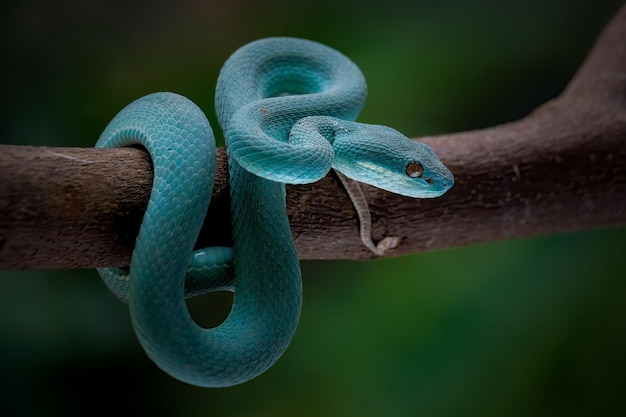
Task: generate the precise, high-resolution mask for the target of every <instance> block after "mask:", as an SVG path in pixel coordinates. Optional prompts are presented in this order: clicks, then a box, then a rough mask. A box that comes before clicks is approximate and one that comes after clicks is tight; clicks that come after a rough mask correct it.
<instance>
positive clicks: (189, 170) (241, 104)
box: [95, 37, 454, 387]
mask: <svg viewBox="0 0 626 417" xmlns="http://www.w3.org/2000/svg"><path fill="white" fill-rule="evenodd" d="M366 95H367V86H366V83H365V78H364V76H363V74H362V73H361V71H360V69H359V68H358V67H357V66H356V64H354V63H353V62H352V61H351V60H350V59H349V58H348V57H346V56H345V55H343V54H342V53H340V52H338V51H336V50H335V49H333V48H331V47H328V46H326V45H323V44H320V43H317V42H315V41H311V40H305V39H299V38H288V37H276V38H266V39H261V40H256V41H253V42H251V43H249V44H246V45H244V46H242V47H241V48H239V49H238V50H236V51H235V52H234V53H233V54H232V55H231V56H230V57H229V58H228V59H227V60H226V62H225V64H224V65H223V67H222V69H221V71H220V73H219V76H218V79H217V84H216V91H215V111H216V115H217V120H218V122H219V124H220V126H221V127H222V130H223V133H224V139H225V143H226V149H227V157H228V173H229V181H230V204H231V219H230V221H231V229H232V246H229V247H208V248H201V249H194V246H195V243H196V240H197V238H198V236H199V233H200V229H201V228H202V225H203V222H205V216H206V213H207V210H208V207H209V204H210V199H211V193H212V189H213V184H214V178H215V171H216V145H215V137H214V134H213V131H212V128H211V125H210V123H209V121H208V119H207V117H206V116H205V114H204V113H203V111H202V110H201V109H200V108H199V107H198V106H197V105H196V104H194V103H193V102H192V101H191V100H189V99H187V98H185V97H184V96H182V95H179V94H177V93H172V92H158V93H152V94H149V95H147V96H144V97H141V98H139V99H137V100H135V101H133V102H132V103H130V104H129V105H127V106H126V107H125V108H123V109H122V110H121V111H120V112H119V113H118V114H117V115H116V116H115V117H114V118H113V119H112V120H111V121H110V122H109V124H108V125H107V126H106V128H105V129H104V131H103V132H102V134H101V136H100V138H99V139H98V141H97V143H96V145H95V146H96V147H98V148H111V147H124V146H135V147H141V148H144V149H145V150H147V152H148V154H149V155H150V158H151V162H152V165H153V171H154V174H153V183H152V190H151V194H150V199H149V202H148V205H147V207H146V210H145V214H144V216H143V219H142V222H141V226H140V229H139V232H138V235H137V238H136V241H135V246H134V249H133V252H132V257H131V263H130V266H129V267H117V266H111V267H107V268H98V269H97V270H98V273H99V274H100V276H101V277H102V279H103V281H104V282H105V284H106V285H107V287H108V288H109V289H110V290H111V291H112V292H113V293H114V294H115V295H117V296H118V297H119V298H120V299H121V300H123V301H125V302H127V303H128V307H129V312H130V317H131V322H132V326H133V329H134V331H135V333H136V335H137V339H138V341H139V343H140V345H141V346H142V347H143V349H144V351H145V352H146V355H147V356H148V357H149V358H150V359H151V360H152V361H154V363H155V364H156V365H157V366H158V367H159V368H161V369H162V370H163V371H164V372H166V373H167V374H169V375H170V376H172V377H173V378H175V379H178V380H180V381H182V382H185V383H188V384H192V385H196V386H200V387H227V386H232V385H236V384H240V383H243V382H246V381H249V380H250V379H253V378H255V377H257V376H259V375H260V374H262V373H263V372H265V371H266V370H267V369H268V368H270V367H271V366H272V365H273V364H274V363H275V362H276V361H277V360H278V359H279V357H280V356H281V355H282V354H283V352H284V351H285V350H286V349H287V346H288V345H289V343H290V341H291V340H292V338H293V337H294V334H295V331H296V327H297V324H298V320H299V317H300V312H301V309H302V276H301V275H302V274H301V270H300V263H299V259H298V254H297V251H296V246H295V243H294V238H293V234H292V232H291V229H290V226H289V220H288V216H287V205H286V191H285V184H305V183H311V182H315V181H318V180H319V179H321V178H323V177H324V176H326V175H327V174H328V173H329V172H330V171H331V170H335V171H337V172H340V173H341V174H342V175H343V176H345V177H347V178H349V179H351V180H353V181H358V182H362V183H366V184H369V185H372V186H374V187H378V188H381V189H383V190H386V191H389V192H392V193H398V194H401V195H404V196H407V197H420V198H430V197H437V196H440V195H442V194H443V193H445V192H446V191H447V190H448V189H449V188H450V187H452V185H453V183H454V177H453V175H452V174H451V172H450V171H449V170H448V169H447V168H446V167H445V166H444V164H443V163H442V162H441V161H440V160H439V158H438V157H437V156H436V155H435V153H434V152H433V151H432V149H431V148H429V147H428V146H426V145H425V144H422V143H419V142H416V141H413V140H410V139H408V138H407V137H406V136H405V135H403V134H401V133H400V132H398V131H396V130H394V129H392V128H390V127H386V126H381V125H372V124H363V123H360V122H356V121H355V120H356V119H357V117H358V115H359V113H360V111H361V109H362V107H363V105H364V103H365V98H366ZM223 221H224V219H206V222H208V225H209V229H210V225H211V222H213V224H215V223H217V222H223ZM223 290H226V291H232V292H234V297H233V303H232V307H231V310H230V313H229V314H228V316H227V318H226V319H225V320H224V321H223V322H222V323H221V324H220V325H218V326H216V327H212V328H204V327H201V326H200V325H198V324H197V323H196V322H195V321H194V320H193V318H192V317H191V315H190V313H189V311H188V309H187V306H186V301H185V298H186V297H189V296H193V295H197V294H201V293H205V292H210V291H223Z"/></svg>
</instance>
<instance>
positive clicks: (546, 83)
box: [0, 0, 626, 416]
mask: <svg viewBox="0 0 626 417" xmlns="http://www.w3.org/2000/svg"><path fill="white" fill-rule="evenodd" d="M620 5H621V2H620V1H616V0H603V1H598V0H586V1H585V0H553V1H545V0H526V1H512V2H503V1H496V0H477V1H474V2H465V1H460V0H439V1H437V2H430V1H417V0H413V1H408V0H407V1H400V0H385V1H374V0H359V1H357V0H352V1H346V0H308V1H296V0H292V1H265V2H254V1H252V0H229V1H219V2H218V1H199V0H182V1H178V2H169V3H165V2H162V3H159V2H153V1H140V2H129V1H103V0H100V1H97V0H86V1H69V0H61V1H55V2H51V1H44V0H26V1H19V2H18V1H9V2H4V3H3V4H2V6H0V9H1V10H2V13H1V17H0V19H1V20H0V22H1V24H0V31H1V32H2V36H1V40H0V42H1V45H2V46H1V48H2V49H1V53H2V67H3V73H4V77H3V79H2V84H3V88H2V95H0V103H1V106H2V108H1V109H0V110H1V111H0V118H1V119H0V120H1V123H0V142H1V143H12V144H23V145H50V146H93V144H94V143H95V141H96V139H97V138H98V136H99V134H100V132H101V131H102V130H103V128H104V126H105V125H106V124H107V122H108V121H109V120H110V119H111V118H112V117H113V116H114V115H115V113H116V112H117V111H119V110H120V109H121V108H122V107H123V106H125V105H126V104H128V103H129V102H131V101H132V100H134V99H136V98H138V97H140V96H142V95H144V94H147V93H150V92H154V91H162V90H168V91H175V92H178V93H181V94H183V95H186V96H187V97H189V98H190V99H192V100H193V101H195V102H196V103H197V104H198V105H200V107H201V108H202V109H203V110H204V111H205V112H206V114H207V115H208V116H209V118H210V120H211V122H212V124H213V125H214V126H217V124H216V123H215V117H214V110H213V92H214V85H215V80H216V77H217V74H218V71H219V68H220V66H221V64H222V63H223V62H224V61H225V59H226V58H227V57H228V55H229V54H230V53H231V52H233V51H234V50H235V49H236V48H238V47H239V46H241V45H243V44H245V43H246V42H248V41H251V40H254V39H257V38H261V37H266V36H275V35H289V36H300V37H305V38H310V39H314V40H317V41H320V42H323V43H326V44H328V45H330V46H333V47H335V48H337V49H339V50H340V51H342V52H343V53H345V54H346V55H348V56H349V57H351V58H352V59H353V60H354V61H355V62H356V63H357V64H358V65H359V66H360V67H361V69H362V71H363V72H364V74H365V76H366V78H367V80H368V85H369V89H370V93H369V98H368V102H367V105H366V107H365V109H364V111H363V114H362V117H361V120H362V121H366V122H373V123H380V124H388V125H391V126H393V127H395V128H397V129H399V130H401V131H403V132H405V133H406V134H407V135H408V136H412V137H417V136H420V135H433V134H438V133H449V132H453V131H460V130H468V129H475V128H481V127H486V126H490V125H495V124H498V123H503V122H507V121H511V120H515V119H517V118H520V117H523V116H524V115H526V114H528V113H529V112H530V111H531V110H532V109H533V108H535V107H536V106H537V105H539V104H540V103H542V102H544V101H546V100H548V99H550V98H553V97H555V96H556V95H558V94H559V93H560V92H561V91H562V89H563V88H564V87H565V85H566V84H567V82H568V81H569V79H570V78H571V77H572V75H573V74H574V73H575V71H576V69H577V68H578V66H579V65H580V63H581V62H582V60H583V59H584V57H585V55H586V54H587V52H588V51H589V49H590V47H591V46H592V44H593V42H594V40H595V39H596V37H597V35H598V34H599V33H600V30H601V29H602V28H603V26H604V25H605V24H606V23H607V21H608V20H609V19H610V17H611V16H612V15H613V14H614V13H615V12H616V11H617V9H618V8H619V7H620ZM216 130H217V131H218V133H217V134H218V136H219V135H220V133H219V129H216ZM460 146H462V144H460ZM1 174H2V176H3V177H4V178H6V177H5V176H7V175H10V173H1ZM451 192H454V189H453V190H452V191H451ZM625 248H626V229H624V228H615V229H610V230H598V231H588V232H581V233H574V234H567V235H558V236H546V237H537V238H532V239H522V240H516V241H509V242H496V243H490V244H483V245H476V246H473V247H465V248H455V249H449V250H442V251H437V252H431V253H424V254H416V255H413V256H406V257H401V258H395V259H385V260H378V261H368V262H303V263H302V267H303V273H304V291H305V299H304V308H303V313H302V318H301V322H300V326H299V328H298V331H297V333H296V336H295V339H294V340H293V342H292V344H291V346H290V347H289V349H288V350H287V352H286V353H285V355H284V356H283V357H282V358H281V359H280V360H279V362H278V363H277V364H276V365H275V366H274V367H273V368H271V369H270V370H269V371H268V372H267V373H265V374H264V375H262V376H261V377H259V378H257V379H255V380H253V381H251V382H249V383H246V384H243V385H241V386H237V387H233V388H227V389H219V390H214V389H213V390H212V389H200V388H195V387H191V386H188V385H185V384H182V383H180V382H178V381H175V380H173V379H171V378H170V377H168V376H167V375H165V374H164V373H162V372H160V371H159V370H158V369H157V368H156V367H155V366H154V365H153V363H152V362H150V361H149V360H148V359H147V357H146V356H145V355H144V353H143V351H142V350H141V348H140V347H139V345H138V343H137V341H136V339H135V336H134V334H133V332H132V329H131V327H130V320H129V317H128V313H127V307H126V306H125V305H123V304H121V303H119V302H118V301H117V300H116V299H115V298H114V297H113V296H112V295H110V294H109V292H108V291H107V290H106V289H105V287H104V285H103V284H102V283H101V282H100V280H99V278H98V275H97V273H96V272H95V271H94V270H85V271H20V272H0V414H2V415H17V414H19V415H63V416H67V415H75V414H80V415H125V414H131V413H133V414H136V413H137V412H141V413H142V415H149V414H152V415H176V416H188V415H189V416H191V415H193V416H195V415H215V416H217V415H229V416H351V415H358V416H591V415H593V416H596V415H598V416H599V415H602V416H618V415H621V416H623V415H626V404H625V401H626V394H625V393H626V326H625V320H626V282H625V279H626V264H625V262H624V254H625V252H626V249H625ZM204 301H207V302H210V301H211V300H210V299H207V300H204ZM215 302H216V304H219V300H217V299H216V300H215ZM208 310H212V308H211V307H205V308H204V309H202V308H200V309H197V307H196V309H195V310H194V311H195V313H194V314H198V315H199V316H201V315H202V314H209V313H207V311H208ZM219 313H220V312H217V313H215V314H218V315H219Z"/></svg>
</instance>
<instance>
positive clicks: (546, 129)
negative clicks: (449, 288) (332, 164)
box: [0, 6, 626, 269]
mask: <svg viewBox="0 0 626 417" xmlns="http://www.w3.org/2000/svg"><path fill="white" fill-rule="evenodd" d="M624 39H626V6H625V7H622V9H621V10H620V11H619V12H618V14H617V16H616V17H615V18H614V19H613V21H612V22H611V23H610V25H609V26H608V27H607V29H605V31H604V33H603V34H602V36H601V37H600V39H599V40H598V42H597V44H596V46H595V47H594V49H593V50H592V52H591V54H590V55H589V57H588V58H587V60H586V61H585V63H584V64H583V65H582V67H581V68H580V70H579V71H578V73H577V75H576V76H575V77H574V79H573V80H572V81H571V83H570V85H569V86H568V87H567V89H566V90H565V92H564V93H563V94H562V95H561V96H560V97H559V98H557V99H555V100H553V101H551V102H548V103H546V104H544V105H543V106H541V107H539V108H538V109H537V110H536V111H535V112H533V113H532V114H531V115H529V116H528V117H526V118H524V119H522V120H520V121H517V122H514V123H509V124H505V125H501V126H496V127H493V128H489V129H484V130H477V131H472V132H464V133H458V134H450V135H442V136H437V137H427V138H420V139H419V140H420V141H422V142H424V143H427V144H428V145H430V146H431V147H432V148H433V149H434V150H435V152H436V153H437V154H438V155H439V156H440V157H441V159H442V160H443V162H444V163H445V164H446V165H447V166H448V167H449V168H450V169H451V171H452V172H453V173H454V174H455V176H456V184H455V186H454V187H453V189H452V190H451V191H449V192H448V193H447V194H446V195H444V196H443V197H440V198H437V199H432V200H415V199H409V198H405V197H401V196H397V195H393V194H390V193H387V192H384V191H381V190H378V189H375V188H373V187H368V186H365V187H364V192H365V195H366V197H367V199H368V201H369V202H370V207H371V210H372V217H373V221H374V237H375V238H381V237H383V236H401V237H402V241H401V244H400V246H399V247H398V248H397V249H395V250H393V251H390V252H389V255H390V256H394V255H400V254H406V253H415V252H420V251H425V250H433V249H438V248H446V247H453V246H461V245H467V244H472V243H478V242H487V241H495V240H500V239H510V238H515V237H522V236H531V235H538V234H550V233H559V232H566V231H573V230H582V229H590V228H597V227H606V226H614V225H620V224H624V223H626V146H625V144H624V141H625V139H626V77H624V74H625V73H626V48H625V47H624ZM218 157H219V159H218V179H217V185H216V189H215V191H214V198H213V201H212V204H211V208H210V210H209V214H208V216H207V219H208V220H207V221H206V223H205V226H204V228H203V231H202V234H201V237H200V239H199V242H198V246H207V245H214V244H228V242H229V239H230V227H229V224H230V222H229V206H228V181H227V172H226V160H225V154H224V152H223V150H220V152H219V154H218ZM151 182H152V168H151V163H150V158H149V156H148V155H147V154H146V153H145V152H144V151H143V150H141V149H111V150H104V149H97V150H96V149H84V148H47V147H25V146H8V145H0V269H35V268H37V269H50V268H93V267H100V266H124V265H128V264H129V262H130V255H131V252H132V247H133V242H134V239H135V236H136V234H137V231H138V228H139V224H140V222H141V218H142V215H143V211H144V209H145V207H146V204H147V200H148V198H149V193H150V185H151ZM287 204H288V208H289V217H290V221H291V227H292V231H293V234H294V238H295V240H296V245H297V248H298V252H299V255H300V258H301V259H360V258H370V257H372V256H373V254H372V253H370V252H369V251H368V250H367V249H365V248H364V246H363V245H362V244H361V242H360V239H359V233H358V224H357V217H356V213H355V212H354V209H353V208H352V205H351V203H350V201H349V200H348V197H347V195H346V193H345V192H344V191H343V189H342V188H341V185H340V183H339V181H338V179H337V178H336V177H334V176H332V175H330V176H328V177H326V178H324V179H323V180H322V181H319V182H318V183H315V184H311V185H308V186H298V187H288V188H287Z"/></svg>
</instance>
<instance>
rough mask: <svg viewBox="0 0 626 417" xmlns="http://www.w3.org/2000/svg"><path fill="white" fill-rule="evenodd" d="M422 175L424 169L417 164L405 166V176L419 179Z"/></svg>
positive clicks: (412, 163)
mask: <svg viewBox="0 0 626 417" xmlns="http://www.w3.org/2000/svg"><path fill="white" fill-rule="evenodd" d="M423 173H424V167H423V166H422V164H420V163H419V162H411V163H409V165H407V166H406V175H408V176H409V177H411V178H419V177H421V176H422V174H423Z"/></svg>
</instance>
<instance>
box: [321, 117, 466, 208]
mask: <svg viewBox="0 0 626 417" xmlns="http://www.w3.org/2000/svg"><path fill="white" fill-rule="evenodd" d="M339 123H340V125H339V127H338V128H336V129H335V139H334V141H333V149H334V151H335V162H334V164H333V167H334V168H335V169H337V170H339V171H340V172H341V173H343V174H344V175H346V176H347V177H349V178H352V179H354V180H356V181H360V182H364V183H366V184H369V185H373V186H374V187H378V188H382V189H383V190H387V191H390V192H392V193H396V194H401V195H405V196H408V197H419V198H431V197H438V196H440V195H442V194H444V193H445V192H446V191H448V190H449V189H450V188H451V187H452V185H453V184H454V176H453V175H452V173H451V172H450V170H448V168H446V167H445V166H444V165H443V163H442V162H441V161H440V160H439V158H438V157H437V155H435V153H434V152H433V150H432V149H431V148H429V147H428V146H427V145H425V144H423V143H420V142H415V141H413V140H411V139H409V138H407V137H406V136H404V135H403V134H402V133H400V132H398V131H397V130H394V129H392V128H389V127H386V126H378V125H368V124H363V123H356V122H344V121H340V122H339Z"/></svg>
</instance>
